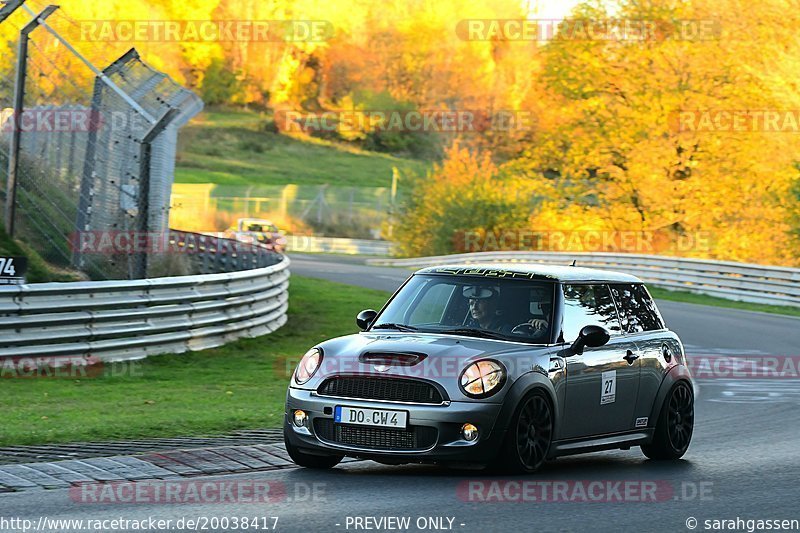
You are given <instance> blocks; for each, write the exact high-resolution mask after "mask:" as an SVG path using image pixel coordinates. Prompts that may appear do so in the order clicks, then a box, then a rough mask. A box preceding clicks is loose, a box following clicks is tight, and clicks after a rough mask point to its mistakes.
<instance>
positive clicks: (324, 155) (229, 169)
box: [175, 111, 427, 187]
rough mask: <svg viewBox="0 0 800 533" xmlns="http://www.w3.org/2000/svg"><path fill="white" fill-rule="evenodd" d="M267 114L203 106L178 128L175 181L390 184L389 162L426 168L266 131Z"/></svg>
mask: <svg viewBox="0 0 800 533" xmlns="http://www.w3.org/2000/svg"><path fill="white" fill-rule="evenodd" d="M270 123H271V118H270V117H268V116H266V115H263V114H258V113H253V112H246V111H225V112H221V111H207V112H205V113H202V114H201V115H199V116H198V117H197V118H195V119H194V120H192V122H191V123H189V124H188V125H187V126H185V127H184V128H182V129H181V134H180V139H179V146H178V162H177V168H176V171H175V181H176V182H177V183H215V184H217V185H285V184H290V183H291V184H298V185H323V184H331V185H346V186H355V187H389V186H391V180H392V167H393V166H396V167H398V169H400V170H401V172H402V171H410V170H413V171H416V172H421V173H424V171H425V169H426V168H427V164H426V163H424V162H421V161H416V160H412V159H403V158H398V157H392V156H390V155H387V154H380V153H376V152H366V151H361V150H358V149H356V148H352V147H349V146H345V145H342V144H338V143H333V142H329V141H324V140H320V139H316V138H303V139H296V138H293V137H289V136H287V135H281V134H278V133H274V132H272V131H270V128H269V127H268V126H269V124H270Z"/></svg>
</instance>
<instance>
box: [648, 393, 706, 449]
mask: <svg viewBox="0 0 800 533" xmlns="http://www.w3.org/2000/svg"><path fill="white" fill-rule="evenodd" d="M693 431H694V393H693V392H692V387H691V386H690V385H689V384H688V383H687V382H685V381H679V382H677V383H676V384H675V385H673V386H672V389H671V390H670V391H669V394H668V395H667V398H666V399H665V400H664V405H662V406H661V413H660V414H659V416H658V421H657V422H656V431H655V434H654V435H653V441H652V442H651V443H650V444H643V445H642V453H644V454H645V456H647V457H648V458H649V459H656V460H675V459H680V458H681V457H683V455H684V454H685V453H686V450H688V449H689V444H690V443H691V441H692V433H693Z"/></svg>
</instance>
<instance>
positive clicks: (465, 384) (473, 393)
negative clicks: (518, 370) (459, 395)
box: [459, 359, 506, 398]
mask: <svg viewBox="0 0 800 533" xmlns="http://www.w3.org/2000/svg"><path fill="white" fill-rule="evenodd" d="M505 381H506V369H505V367H504V366H503V365H501V364H500V363H498V362H497V361H490V360H488V359H487V360H484V361H478V362H475V363H472V364H471V365H469V366H468V367H467V368H465V369H464V371H463V372H462V373H461V377H460V378H459V385H461V391H462V392H463V393H464V394H466V395H467V396H469V397H470V398H486V397H488V396H491V395H492V394H494V393H496V392H497V391H499V390H500V389H501V388H503V383H505Z"/></svg>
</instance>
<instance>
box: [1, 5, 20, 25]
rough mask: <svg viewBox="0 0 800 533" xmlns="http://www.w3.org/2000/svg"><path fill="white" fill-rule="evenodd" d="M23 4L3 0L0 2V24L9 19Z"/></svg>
mask: <svg viewBox="0 0 800 533" xmlns="http://www.w3.org/2000/svg"><path fill="white" fill-rule="evenodd" d="M24 2H25V0H3V1H2V2H0V4H2V5H3V7H0V22H3V21H4V20H6V19H7V18H8V17H10V16H11V14H12V13H14V11H16V10H17V8H18V7H20V6H21V5H22V4H23V3H24Z"/></svg>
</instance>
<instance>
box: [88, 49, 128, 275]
mask: <svg viewBox="0 0 800 533" xmlns="http://www.w3.org/2000/svg"><path fill="white" fill-rule="evenodd" d="M138 58H139V53H138V52H137V51H136V49H135V48H131V49H130V50H128V51H127V52H125V53H124V54H122V56H120V57H119V59H117V60H115V61H114V62H113V63H111V64H110V65H108V66H107V67H106V68H104V69H103V70H102V71H101V73H102V75H103V76H105V77H106V79H110V77H111V76H112V75H114V74H116V73H117V72H119V71H120V70H122V68H124V67H125V65H126V64H128V62H130V61H132V60H135V59H138ZM106 86H107V85H106V82H105V81H104V80H103V78H101V77H100V76H99V75H98V76H95V78H94V88H93V89H92V103H91V108H90V110H89V123H90V126H89V131H88V132H87V133H86V135H87V136H86V151H85V153H84V156H83V169H82V175H81V185H80V193H79V194H78V213H77V215H76V220H75V227H76V229H77V230H78V231H79V232H83V231H88V230H89V229H90V227H91V223H90V217H91V212H92V201H93V199H94V198H93V197H94V194H95V192H94V191H93V187H94V178H95V171H94V169H95V165H96V163H97V161H96V160H97V152H98V146H97V143H98V142H99V141H98V138H99V136H98V134H99V133H100V132H99V129H100V128H113V127H114V117H113V116H107V117H101V116H100V106H101V104H102V102H103V91H104V89H105V88H106ZM129 119H130V118H129V117H126V120H129ZM72 266H74V267H76V268H79V269H83V268H84V267H85V266H86V265H85V264H84V261H83V255H81V253H80V250H75V251H74V252H73V254H72Z"/></svg>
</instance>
